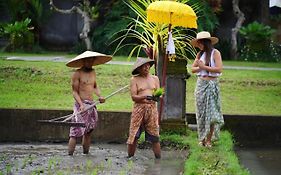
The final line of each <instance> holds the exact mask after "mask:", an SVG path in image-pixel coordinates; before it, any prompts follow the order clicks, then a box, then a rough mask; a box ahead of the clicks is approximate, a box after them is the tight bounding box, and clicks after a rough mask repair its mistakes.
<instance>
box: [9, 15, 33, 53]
mask: <svg viewBox="0 0 281 175" xmlns="http://www.w3.org/2000/svg"><path fill="white" fill-rule="evenodd" d="M30 22H31V20H30V19H29V18H26V19H25V20H24V21H16V22H15V23H11V24H8V25H6V26H4V35H6V36H8V37H9V46H8V47H7V50H9V51H16V50H20V49H27V50H30V49H31V48H32V45H33V44H34V34H33V33H32V32H31V31H30V30H31V28H29V27H28V25H29V24H30Z"/></svg>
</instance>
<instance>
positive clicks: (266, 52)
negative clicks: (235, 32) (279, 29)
mask: <svg viewBox="0 0 281 175" xmlns="http://www.w3.org/2000/svg"><path fill="white" fill-rule="evenodd" d="M274 32H275V30H274V29H272V28H271V27H270V26H267V25H264V24H261V23H258V22H256V21H255V22H253V23H250V24H248V25H247V26H245V27H242V28H241V29H240V31H239V33H240V35H241V36H242V39H244V40H245V45H244V46H242V49H241V50H240V58H241V59H243V60H246V61H271V62H280V54H279V53H278V45H276V44H275V43H273V41H272V40H271V37H272V34H273V33H274Z"/></svg>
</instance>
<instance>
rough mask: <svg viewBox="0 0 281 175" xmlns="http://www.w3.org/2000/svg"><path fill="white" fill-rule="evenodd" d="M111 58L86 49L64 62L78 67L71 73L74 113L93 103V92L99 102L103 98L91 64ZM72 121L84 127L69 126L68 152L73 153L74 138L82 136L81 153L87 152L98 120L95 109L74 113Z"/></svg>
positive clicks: (104, 61) (69, 65) (102, 101)
mask: <svg viewBox="0 0 281 175" xmlns="http://www.w3.org/2000/svg"><path fill="white" fill-rule="evenodd" d="M111 59H112V57H111V56H109V55H104V54H101V53H98V52H92V51H86V52H84V53H82V54H80V55H78V56H77V57H75V58H73V59H72V60H70V61H69V62H67V63H66V65H67V66H68V67H73V68H78V69H77V70H76V71H75V72H74V74H73V75H72V91H73V97H74V99H75V105H74V109H73V110H74V113H77V112H80V111H85V109H86V108H87V107H88V106H90V105H92V104H93V103H94V98H93V94H95V95H96V96H97V97H98V100H99V102H100V103H104V102H105V99H104V97H102V96H101V92H100V89H99V87H98V85H97V82H96V72H95V70H94V69H93V68H92V66H96V65H99V64H103V63H106V62H108V61H110V60H111ZM72 120H73V122H83V123H85V125H86V127H84V128H83V127H71V128H70V133H69V143H68V154H69V155H73V153H74V150H75V146H76V139H77V138H78V137H83V139H82V145H83V153H84V154H88V153H89V148H90V144H91V133H92V131H93V129H94V128H95V126H96V124H97V121H98V114H97V109H96V108H95V107H94V108H91V109H89V110H87V111H85V112H82V113H81V114H79V115H76V116H75V117H74V118H73V119H72Z"/></svg>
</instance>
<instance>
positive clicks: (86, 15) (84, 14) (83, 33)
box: [50, 0, 92, 50]
mask: <svg viewBox="0 0 281 175" xmlns="http://www.w3.org/2000/svg"><path fill="white" fill-rule="evenodd" d="M50 5H51V8H53V9H54V10H55V11H57V12H59V13H63V14H70V13H75V12H76V13H78V14H80V15H81V16H82V18H83V24H84V25H83V29H82V31H81V33H80V35H79V37H80V39H82V40H83V41H84V42H85V44H86V47H87V50H92V43H91V40H90V38H89V36H88V33H89V32H90V31H91V22H92V20H91V18H90V15H89V13H88V12H87V11H83V10H81V8H79V7H77V6H73V7H72V8H70V9H67V10H63V9H59V8H57V7H56V6H55V5H54V3H53V0H50ZM84 5H85V6H88V7H89V6H90V1H89V0H84Z"/></svg>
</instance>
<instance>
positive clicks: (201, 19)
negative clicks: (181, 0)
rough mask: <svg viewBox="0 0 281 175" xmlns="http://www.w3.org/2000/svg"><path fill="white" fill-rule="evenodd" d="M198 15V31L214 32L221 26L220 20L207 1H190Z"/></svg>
mask: <svg viewBox="0 0 281 175" xmlns="http://www.w3.org/2000/svg"><path fill="white" fill-rule="evenodd" d="M188 4H191V6H192V7H193V9H194V11H195V12H196V15H197V17H198V20H197V23H198V29H197V30H198V31H203V30H204V31H209V32H213V31H214V30H215V29H216V27H218V26H219V20H218V17H217V16H216V14H215V13H214V11H213V10H212V8H211V7H210V5H209V4H208V3H207V1H198V0H190V1H188Z"/></svg>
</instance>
